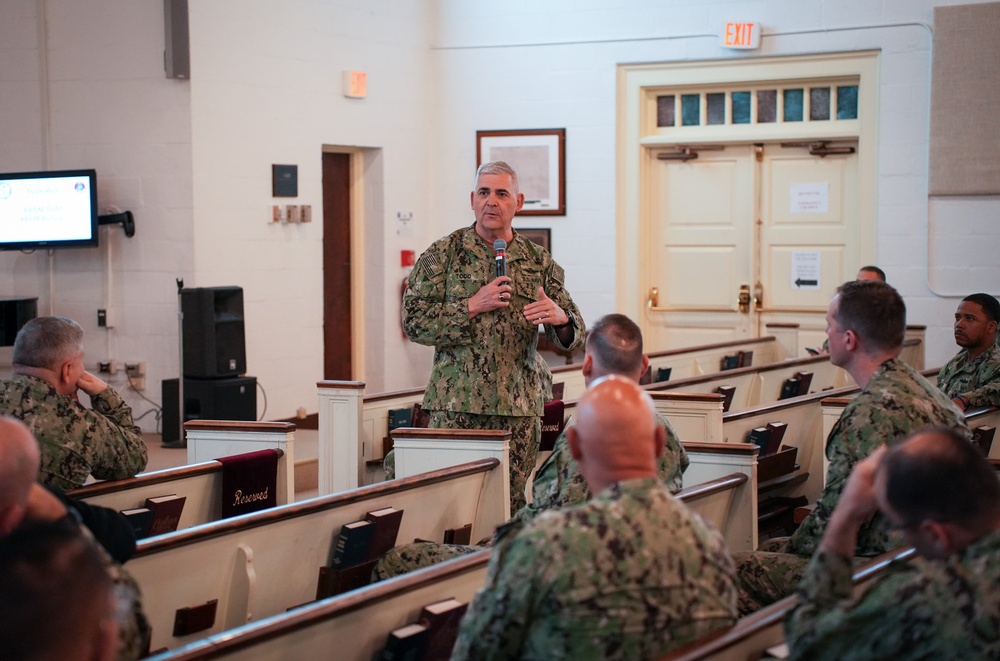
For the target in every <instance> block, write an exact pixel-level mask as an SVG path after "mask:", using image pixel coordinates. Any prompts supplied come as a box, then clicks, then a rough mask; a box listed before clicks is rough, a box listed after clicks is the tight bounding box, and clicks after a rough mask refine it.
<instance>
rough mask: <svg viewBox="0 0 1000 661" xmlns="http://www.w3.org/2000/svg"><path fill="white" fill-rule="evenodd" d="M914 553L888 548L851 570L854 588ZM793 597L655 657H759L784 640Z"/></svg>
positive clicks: (710, 660)
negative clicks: (785, 620)
mask: <svg viewBox="0 0 1000 661" xmlns="http://www.w3.org/2000/svg"><path fill="white" fill-rule="evenodd" d="M913 556H914V550H913V549H912V548H902V549H897V550H895V551H890V552H889V553H885V554H883V555H880V556H879V557H877V558H875V559H874V560H872V561H871V562H869V563H866V564H865V565H864V566H863V567H861V568H860V569H858V570H856V571H855V572H854V589H855V592H859V591H861V590H864V589H866V586H868V585H870V584H871V583H872V582H873V581H876V580H878V578H879V577H880V576H882V575H883V574H884V573H885V572H886V570H888V568H889V566H890V565H891V564H892V563H894V562H906V561H908V560H909V559H910V558H912V557H913ZM795 603H796V597H794V596H791V597H786V598H785V599H782V600H781V601H778V602H775V603H773V604H771V605H770V606H766V607H765V608H762V609H760V610H759V611H757V612H756V613H753V614H752V615H748V616H747V617H744V618H741V619H740V621H739V622H737V623H736V624H734V625H733V626H731V627H729V628H727V629H723V630H722V631H720V632H718V633H716V634H713V635H711V636H708V637H707V638H705V639H704V640H701V641H698V642H695V643H691V644H690V645H686V646H684V647H682V648H680V649H677V650H674V651H673V652H671V653H670V654H667V655H665V656H663V657H660V659H659V660H658V661H747V659H759V658H760V657H761V656H762V655H763V654H764V652H765V650H767V649H768V648H769V647H773V646H775V645H780V644H781V643H783V642H785V631H784V626H783V624H784V619H785V615H786V614H787V613H788V612H789V611H790V610H791V609H792V607H794V605H795Z"/></svg>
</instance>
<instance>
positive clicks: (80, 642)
mask: <svg viewBox="0 0 1000 661" xmlns="http://www.w3.org/2000/svg"><path fill="white" fill-rule="evenodd" d="M0 567H3V568H4V570H3V572H2V573H0V621H2V622H3V625H2V626H0V650H3V653H2V657H3V658H4V659H8V660H20V659H25V660H27V659H66V660H72V659H81V660H83V659H86V660H87V661H112V660H113V659H114V658H115V651H116V650H117V647H118V645H117V642H118V620H117V611H118V603H117V597H116V595H115V592H114V584H113V583H112V582H111V577H110V576H109V575H108V572H107V571H105V569H104V564H103V562H102V560H101V557H100V555H99V554H98V552H97V549H95V548H94V547H93V546H92V545H91V544H90V543H88V542H87V540H86V539H84V538H83V537H82V536H81V535H79V534H78V533H77V532H76V531H75V530H73V528H72V527H71V526H67V525H62V524H60V523H43V524H37V523H36V524H30V525H26V526H22V527H20V528H18V529H17V530H15V531H14V532H12V533H10V534H9V535H6V536H4V537H0Z"/></svg>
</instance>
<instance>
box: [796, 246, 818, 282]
mask: <svg viewBox="0 0 1000 661" xmlns="http://www.w3.org/2000/svg"><path fill="white" fill-rule="evenodd" d="M820 264H821V259H820V253H819V252H818V251H816V250H796V251H795V252H793V253H792V263H791V267H792V268H791V278H789V279H790V280H791V281H792V286H793V287H795V288H796V289H798V290H800V291H801V290H803V289H814V290H815V289H819V279H820V272H821V269H820Z"/></svg>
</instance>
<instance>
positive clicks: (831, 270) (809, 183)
mask: <svg viewBox="0 0 1000 661" xmlns="http://www.w3.org/2000/svg"><path fill="white" fill-rule="evenodd" d="M831 152H832V153H831ZM758 159H759V160H758V166H759V169H760V183H761V185H760V189H761V192H760V198H759V199H760V206H761V223H760V224H759V225H758V228H759V235H758V238H757V263H758V277H757V278H756V280H755V297H754V298H755V301H754V302H755V308H756V310H757V312H758V315H757V323H758V335H760V334H765V333H766V328H765V327H766V324H768V323H772V322H779V323H780V322H785V323H787V322H794V323H798V324H799V325H800V328H801V329H802V331H801V332H800V342H799V344H800V346H801V345H803V344H804V345H805V346H816V345H818V344H821V343H822V340H823V337H824V335H823V333H822V328H823V327H824V325H825V324H824V322H823V316H824V315H825V313H826V308H827V305H828V304H829V302H830V298H831V297H832V296H833V293H834V290H835V289H836V288H837V286H838V285H840V284H841V283H842V282H844V281H845V280H850V279H853V278H854V277H855V275H856V273H857V270H858V268H860V267H861V266H863V264H861V263H859V259H860V258H859V255H860V252H861V251H860V245H859V243H860V232H859V223H858V222H857V218H858V155H857V143H856V142H844V141H838V142H837V143H836V146H835V147H830V146H829V145H824V144H822V143H786V144H769V145H765V146H761V147H760V148H759V153H758Z"/></svg>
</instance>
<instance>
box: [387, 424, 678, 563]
mask: <svg viewBox="0 0 1000 661" xmlns="http://www.w3.org/2000/svg"><path fill="white" fill-rule="evenodd" d="M656 419H657V422H658V423H659V424H660V425H661V426H662V427H663V428H664V429H665V430H666V432H667V442H666V444H665V445H664V452H663V456H662V457H660V460H659V463H658V466H659V471H660V479H662V480H663V482H664V483H665V484H666V485H667V487H668V488H669V489H670V492H671V493H677V492H678V491H680V490H681V487H682V484H681V483H682V481H683V477H684V471H685V470H687V467H688V464H689V463H691V462H690V460H689V459H688V456H687V453H686V452H685V451H684V448H683V447H682V446H681V444H680V442H679V441H678V440H677V435H676V434H675V433H674V430H673V428H672V427H671V426H670V423H669V422H667V420H666V418H664V417H662V416H661V415H660V414H657V415H656ZM566 426H567V427H569V421H567V424H566ZM531 484H532V486H531V493H532V500H531V502H530V503H529V504H527V505H525V506H524V507H522V508H521V509H519V510H518V511H517V512H516V513H515V514H514V516H513V517H511V519H510V521H508V522H507V523H505V524H503V525H502V526H500V527H499V528H498V529H497V535H498V536H499V535H501V534H503V535H508V534H510V533H511V532H513V531H515V530H517V529H519V528H520V527H521V526H523V525H524V524H525V523H528V522H529V521H531V520H532V519H533V518H535V517H536V516H538V515H539V514H541V513H542V512H544V511H545V510H550V509H556V508H560V507H569V506H571V505H579V504H581V503H585V502H587V499H588V498H590V489H588V488H587V483H586V482H585V481H584V479H583V475H581V474H580V466H579V465H578V464H577V463H576V460H574V459H573V457H572V456H571V455H570V452H569V442H568V441H567V440H566V430H565V429H563V432H562V433H561V434H560V435H559V438H557V439H556V442H555V444H554V446H553V448H552V454H551V455H549V456H548V458H547V459H546V460H545V461H544V462H543V463H542V465H541V466H539V468H538V472H537V473H535V479H534V481H533V482H532V483H531ZM485 541H489V540H485ZM482 549H483V546H464V545H458V544H434V543H428V542H415V543H413V544H404V545H402V546H397V547H396V548H394V549H390V550H389V551H388V552H387V553H386V554H385V555H384V556H382V558H381V559H380V560H379V562H378V564H376V565H375V570H374V572H373V577H374V579H375V580H376V581H381V580H385V579H387V578H392V577H394V576H400V575H402V574H407V573H409V572H411V571H416V570H417V569H423V568H424V567H430V566H431V565H436V564H437V563H439V562H444V561H445V560H451V559H452V558H457V557H459V556H462V555H465V554H467V553H474V552H476V551H481V550H482Z"/></svg>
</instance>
